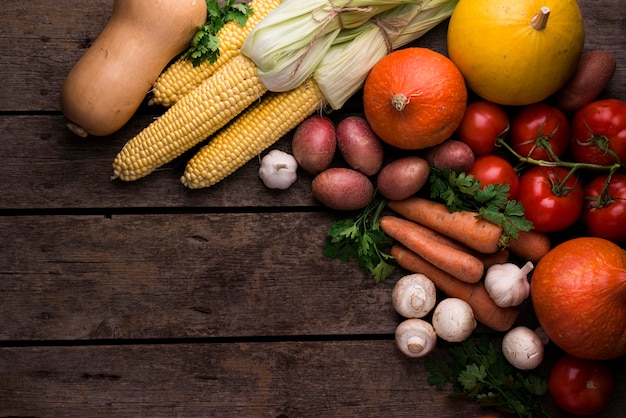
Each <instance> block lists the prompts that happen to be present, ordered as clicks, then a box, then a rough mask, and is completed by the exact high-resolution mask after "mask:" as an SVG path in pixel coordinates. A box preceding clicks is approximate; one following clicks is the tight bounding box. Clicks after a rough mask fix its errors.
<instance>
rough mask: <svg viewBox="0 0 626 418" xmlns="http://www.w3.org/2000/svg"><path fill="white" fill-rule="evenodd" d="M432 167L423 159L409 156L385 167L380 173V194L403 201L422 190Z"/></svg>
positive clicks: (378, 182)
mask: <svg viewBox="0 0 626 418" xmlns="http://www.w3.org/2000/svg"><path fill="white" fill-rule="evenodd" d="M429 175H430V166H429V165H428V162H427V161H426V160H424V159H423V158H420V157H416V156H409V157H403V158H399V159H397V160H395V161H392V162H390V163H389V164H387V165H385V166H384V167H383V168H382V169H381V170H380V172H379V173H378V178H377V179H376V187H377V188H378V192H379V193H380V194H381V195H382V196H383V197H385V198H387V199H390V200H403V199H406V198H408V197H411V196H413V195H414V194H415V193H417V192H418V191H420V190H421V188H422V187H424V185H425V184H426V182H427V181H428V176H429Z"/></svg>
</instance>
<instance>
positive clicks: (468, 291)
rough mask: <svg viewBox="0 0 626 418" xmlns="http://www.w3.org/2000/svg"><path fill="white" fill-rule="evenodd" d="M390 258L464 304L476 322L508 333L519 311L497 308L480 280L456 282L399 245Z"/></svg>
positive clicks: (395, 246)
mask: <svg viewBox="0 0 626 418" xmlns="http://www.w3.org/2000/svg"><path fill="white" fill-rule="evenodd" d="M391 255H392V256H394V257H395V259H396V261H397V263H398V265H400V266H402V267H403V268H405V269H407V270H409V271H411V272H413V273H422V274H424V275H426V276H427V277H428V278H429V279H430V280H432V281H433V283H434V284H435V287H437V288H438V289H439V290H441V291H442V292H443V293H445V294H446V295H447V296H449V297H454V298H459V299H462V300H464V301H466V302H467V303H468V304H469V305H470V306H471V307H472V311H473V312H474V317H475V318H476V320H477V321H479V322H481V323H482V324H483V325H485V326H487V327H489V328H491V329H493V330H495V331H508V330H509V329H511V327H512V326H513V324H514V323H515V321H516V320H517V317H518V315H519V310H518V309H517V308H513V307H511V308H502V307H500V306H498V305H496V304H495V302H494V301H493V299H491V297H490V296H489V293H487V290H486V289H485V285H484V283H483V282H482V281H481V282H478V283H465V282H463V281H461V280H458V279H456V278H455V277H453V276H451V275H450V274H448V273H446V272H445V271H443V270H441V269H439V268H437V267H436V266H434V265H432V264H431V263H429V262H428V261H426V260H424V259H423V258H422V257H420V256H419V255H417V254H415V253H414V252H413V251H411V250H409V249H408V248H406V247H404V246H402V245H394V246H393V247H392V248H391Z"/></svg>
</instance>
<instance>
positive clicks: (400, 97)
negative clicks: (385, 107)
mask: <svg viewBox="0 0 626 418" xmlns="http://www.w3.org/2000/svg"><path fill="white" fill-rule="evenodd" d="M391 104H392V105H393V107H395V108H396V110H397V111H398V112H402V110H403V109H404V107H405V106H406V105H407V104H409V99H408V97H406V96H405V95H404V94H402V93H398V94H396V95H395V96H393V98H392V99H391Z"/></svg>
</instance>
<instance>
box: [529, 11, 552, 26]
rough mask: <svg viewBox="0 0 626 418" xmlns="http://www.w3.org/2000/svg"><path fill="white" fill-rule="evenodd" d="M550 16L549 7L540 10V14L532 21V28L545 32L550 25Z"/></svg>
mask: <svg viewBox="0 0 626 418" xmlns="http://www.w3.org/2000/svg"><path fill="white" fill-rule="evenodd" d="M549 16H550V8H549V7H548V6H543V7H542V8H541V9H539V13H537V14H536V15H534V16H533V18H532V19H531V20H530V26H532V27H533V29H535V30H537V31H540V30H544V29H545V28H546V26H547V25H548V17H549Z"/></svg>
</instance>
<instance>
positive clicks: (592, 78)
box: [552, 51, 617, 112]
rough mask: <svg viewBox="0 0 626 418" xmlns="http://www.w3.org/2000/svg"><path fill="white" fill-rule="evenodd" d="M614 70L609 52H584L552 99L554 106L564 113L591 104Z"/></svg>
mask: <svg viewBox="0 0 626 418" xmlns="http://www.w3.org/2000/svg"><path fill="white" fill-rule="evenodd" d="M616 68H617V63H616V61H615V57H614V56H613V54H611V53H610V52H607V51H588V52H584V53H583V54H582V55H581V57H580V60H579V61H578V66H577V67H576V70H575V71H574V74H572V76H571V77H570V79H569V80H568V81H567V83H565V85H564V86H563V87H562V88H561V89H560V90H559V91H557V92H556V93H555V94H554V96H553V97H552V99H553V101H554V105H555V106H556V107H558V108H559V109H561V110H562V111H564V112H574V111H576V110H578V109H580V108H581V107H583V106H585V105H586V104H589V103H591V102H592V101H594V100H595V99H596V98H597V97H598V96H599V95H600V93H602V90H604V89H605V88H606V86H607V85H608V84H609V82H610V81H611V79H612V78H613V75H614V74H615V70H616Z"/></svg>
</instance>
